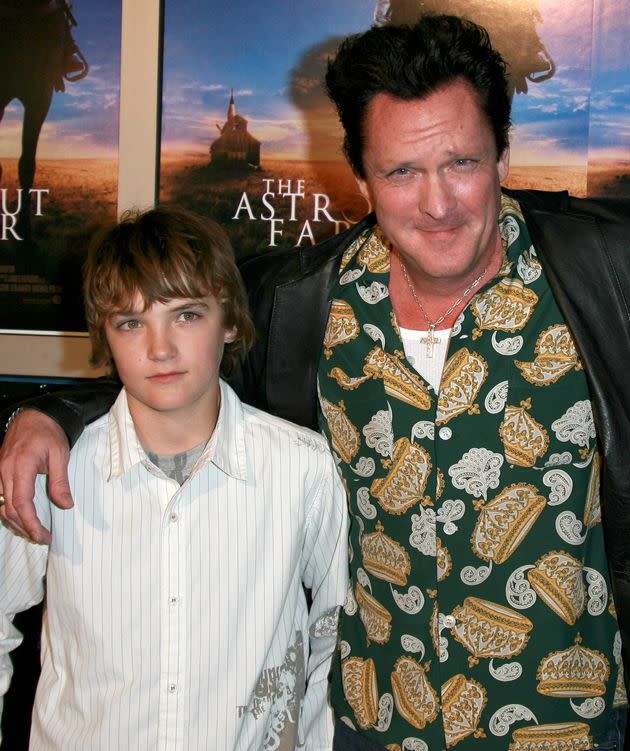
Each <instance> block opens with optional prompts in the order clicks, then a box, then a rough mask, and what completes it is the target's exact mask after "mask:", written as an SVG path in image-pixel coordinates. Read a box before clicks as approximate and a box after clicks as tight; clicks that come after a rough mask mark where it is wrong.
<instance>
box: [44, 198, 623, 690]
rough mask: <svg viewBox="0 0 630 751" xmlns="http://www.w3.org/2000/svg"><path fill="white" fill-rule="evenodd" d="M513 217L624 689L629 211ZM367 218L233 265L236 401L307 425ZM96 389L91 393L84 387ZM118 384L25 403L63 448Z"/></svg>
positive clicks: (536, 201)
mask: <svg viewBox="0 0 630 751" xmlns="http://www.w3.org/2000/svg"><path fill="white" fill-rule="evenodd" d="M506 192H508V193H510V194H511V195H513V196H514V198H516V199H517V200H518V201H519V203H520V205H521V208H522V210H523V213H524V215H525V220H526V222H527V226H528V228H529V231H530V233H531V236H532V240H533V242H534V245H535V247H536V252H537V254H538V258H539V260H540V262H541V264H542V266H543V268H544V271H545V273H546V274H547V277H548V279H549V283H550V285H551V288H552V290H553V293H554V295H555V297H556V300H557V302H558V304H559V306H560V308H561V310H562V312H563V313H564V316H565V318H566V321H567V323H568V325H569V327H570V329H571V332H572V333H573V336H574V339H575V342H576V345H577V347H578V350H579V352H580V356H581V358H582V361H583V362H584V365H585V371H586V375H587V378H588V383H589V387H590V391H591V398H592V401H593V412H594V417H595V423H596V427H597V435H598V440H599V444H600V451H601V454H602V460H603V461H602V477H601V501H602V523H603V526H604V534H605V540H606V549H607V555H608V561H609V566H610V571H611V578H612V584H613V595H614V600H615V605H616V609H617V615H618V618H619V625H620V629H621V635H622V643H623V659H624V666H625V674H626V676H628V680H627V684H628V683H630V373H629V371H630V204H628V203H627V202H623V201H615V200H589V199H575V198H571V197H570V196H569V195H568V194H567V193H545V192H539V191H506ZM374 222H375V218H374V216H373V215H370V216H367V217H366V218H365V219H363V220H362V221H361V222H359V223H358V224H356V225H355V226H354V227H352V228H350V229H349V230H347V231H346V232H344V233H342V234H340V235H337V236H336V237H333V238H331V239H330V240H328V241H326V242H324V243H322V244H320V245H318V246H316V247H314V248H312V247H311V248H298V249H293V250H284V249H283V250H278V251H273V252H270V253H265V254H264V255H262V256H260V257H257V258H255V259H252V260H251V261H249V262H248V263H246V264H245V265H244V266H243V268H242V272H243V277H244V279H245V282H246V286H247V288H248V291H249V296H250V304H251V308H252V314H253V317H254V322H255V324H256V328H257V331H258V341H257V344H256V345H255V347H254V349H253V351H252V352H251V353H250V355H249V356H248V357H247V359H246V361H245V363H244V365H243V369H242V372H241V373H240V374H239V376H238V377H237V378H236V379H235V380H234V386H235V387H236V389H237V391H238V392H239V393H240V394H241V396H242V397H243V399H244V400H245V401H247V402H249V403H251V404H254V405H255V406H257V407H260V408H262V409H265V410H267V411H269V412H273V413H275V414H277V415H280V416H281V417H285V418H287V419H290V420H293V421H294V422H298V423H301V424H302V425H308V426H310V427H313V428H316V427H317V394H316V376H317V368H318V364H319V359H320V352H321V348H322V342H323V337H324V331H325V327H326V321H327V317H328V308H329V292H330V290H331V288H332V285H333V284H334V282H335V279H336V278H337V274H338V268H339V263H340V259H341V255H342V253H343V251H344V250H345V249H346V248H347V247H348V245H349V244H350V243H351V242H352V240H353V239H354V238H355V237H356V236H357V235H358V234H359V233H360V232H361V231H362V230H363V229H364V228H365V227H367V226H370V225H371V224H373V223H374ZM95 385H96V384H95ZM118 389H119V385H117V384H116V383H114V382H109V383H102V382H99V386H98V389H96V388H95V387H94V386H90V387H87V388H86V387H77V388H76V389H75V390H72V391H67V392H64V393H61V394H53V395H45V396H43V397H40V399H39V400H38V401H37V402H36V403H35V404H34V406H37V408H38V409H40V410H42V411H44V412H46V413H47V414H49V415H51V416H53V417H55V418H56V419H57V420H58V421H59V422H60V424H61V425H62V426H63V427H64V429H65V430H66V432H67V433H68V435H69V437H70V439H71V441H73V440H76V437H77V436H78V435H79V433H80V432H81V430H82V428H83V425H84V424H86V423H87V422H90V421H91V420H93V419H94V418H95V417H97V416H98V415H100V414H102V413H103V412H104V411H106V410H107V409H108V408H109V406H110V404H111V402H112V401H113V398H114V396H115V394H116V393H117V391H118Z"/></svg>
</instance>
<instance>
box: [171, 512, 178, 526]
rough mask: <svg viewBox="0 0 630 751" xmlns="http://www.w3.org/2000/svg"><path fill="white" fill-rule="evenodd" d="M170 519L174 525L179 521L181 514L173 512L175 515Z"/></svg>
mask: <svg viewBox="0 0 630 751" xmlns="http://www.w3.org/2000/svg"><path fill="white" fill-rule="evenodd" d="M169 519H170V520H171V521H172V522H173V524H174V523H175V522H177V521H179V514H178V513H177V512H176V511H173V513H172V514H171V515H170V516H169Z"/></svg>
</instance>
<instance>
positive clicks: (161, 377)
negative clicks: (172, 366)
mask: <svg viewBox="0 0 630 751" xmlns="http://www.w3.org/2000/svg"><path fill="white" fill-rule="evenodd" d="M183 375H184V372H183V371H173V372H170V373H156V374H155V375H152V376H148V380H149V381H152V382H153V383H169V382H170V381H175V380H177V379H178V378H180V377H181V376H183Z"/></svg>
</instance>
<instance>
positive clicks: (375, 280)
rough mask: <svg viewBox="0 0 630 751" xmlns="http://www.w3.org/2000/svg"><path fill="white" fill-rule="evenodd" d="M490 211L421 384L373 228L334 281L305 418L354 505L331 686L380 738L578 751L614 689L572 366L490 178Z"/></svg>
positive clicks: (401, 743)
mask: <svg viewBox="0 0 630 751" xmlns="http://www.w3.org/2000/svg"><path fill="white" fill-rule="evenodd" d="M499 227H500V232H501V237H502V240H503V244H504V247H505V260H504V263H503V266H502V269H501V271H500V273H499V274H498V275H497V277H496V278H494V279H493V280H491V281H490V282H489V283H488V284H487V285H486V286H485V287H483V288H481V289H480V290H479V292H478V293H477V294H476V295H475V296H474V297H473V298H472V300H471V302H470V303H469V305H468V307H467V309H466V310H465V311H464V312H463V313H462V314H461V315H460V317H459V318H458V320H457V321H456V323H455V326H454V328H453V330H452V335H451V340H450V345H449V352H448V357H447V361H446V364H445V368H444V373H443V376H442V382H441V385H440V392H439V394H436V393H435V392H434V391H433V389H432V388H431V387H430V386H429V385H428V384H427V383H426V382H425V381H424V379H423V378H422V377H421V376H420V375H418V373H417V372H416V371H415V370H414V369H413V367H412V366H411V365H410V363H409V362H408V361H407V359H406V358H405V355H404V351H403V345H402V341H401V338H400V333H399V330H398V327H397V323H396V319H395V316H394V312H393V309H392V305H391V301H390V298H389V293H388V282H389V249H388V246H387V243H386V242H384V241H383V239H382V237H381V235H380V233H379V230H378V228H376V229H375V230H368V231H366V232H365V233H364V234H363V235H362V236H361V237H360V238H358V240H357V241H356V242H355V243H354V244H353V245H352V246H351V247H350V248H349V249H348V250H347V251H346V253H345V255H344V258H343V260H342V264H341V268H340V275H339V279H338V282H337V284H336V286H335V288H334V289H333V293H332V306H331V310H330V314H329V318H328V325H327V329H326V335H325V340H324V350H323V354H322V358H321V363H320V367H319V389H320V406H321V425H322V429H323V431H324V432H325V433H326V435H327V436H328V438H329V440H330V442H331V445H332V447H333V450H334V452H335V454H336V456H337V459H338V462H339V466H340V470H341V473H342V476H343V478H344V482H345V485H346V488H347V492H348V498H349V505H350V511H351V518H352V528H351V533H350V567H351V589H350V591H349V593H348V598H347V601H346V605H345V609H344V614H343V618H342V623H341V633H340V647H339V653H338V659H337V660H336V664H335V667H334V670H333V679H332V680H333V685H332V701H333V706H334V709H335V712H336V714H337V715H338V716H339V717H341V718H342V719H343V720H344V721H346V722H347V723H348V724H350V725H351V726H352V727H354V728H356V729H357V730H358V731H359V732H361V733H363V734H365V735H366V736H368V737H370V738H371V739H372V740H374V741H375V742H377V743H379V744H381V745H383V746H386V747H387V748H388V749H392V750H393V749H399V750H400V751H411V750H413V751H424V750H425V749H430V751H437V750H438V749H446V748H452V747H453V746H458V751H474V750H476V751H499V750H501V751H506V750H507V749H510V751H581V750H582V749H587V748H591V747H592V746H593V745H594V744H595V743H597V742H598V741H600V740H602V739H603V738H604V737H605V734H606V730H607V727H608V723H609V720H610V714H611V712H612V707H613V706H616V705H619V704H620V703H623V702H624V701H625V699H624V698H623V685H622V682H621V681H622V679H621V677H620V672H621V671H620V669H619V664H620V657H621V645H620V639H619V633H618V628H617V622H616V618H615V613H614V608H613V606H612V600H611V588H610V582H609V576H608V570H607V566H606V558H605V554H604V543H603V536H602V527H601V523H600V509H599V486H598V476H599V472H598V468H599V456H598V454H597V442H596V434H595V427H594V423H593V416H592V412H591V404H590V400H589V393H588V389H587V384H586V379H585V376H584V372H583V369H582V365H581V362H580V359H579V357H578V355H577V352H576V349H575V345H574V342H573V340H572V337H571V335H570V333H569V331H568V329H567V326H566V324H565V322H564V319H563V316H562V314H561V313H560V310H559V309H558V306H557V305H556V302H555V300H554V298H553V295H552V293H551V291H550V289H549V285H548V283H547V281H546V279H545V276H544V274H543V273H542V269H541V266H540V263H539V261H538V260H537V258H536V253H535V250H534V248H533V246H532V243H531V240H530V237H529V235H528V232H527V227H526V225H525V223H524V220H523V217H522V214H521V212H520V209H519V206H518V204H517V203H515V202H514V201H513V200H512V199H509V198H507V197H505V196H504V197H503V199H502V208H501V214H500V217H499ZM615 696H617V700H615Z"/></svg>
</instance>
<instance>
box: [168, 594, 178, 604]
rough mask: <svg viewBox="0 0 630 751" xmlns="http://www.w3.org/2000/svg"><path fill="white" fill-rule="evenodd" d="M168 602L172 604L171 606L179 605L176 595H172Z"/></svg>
mask: <svg viewBox="0 0 630 751" xmlns="http://www.w3.org/2000/svg"><path fill="white" fill-rule="evenodd" d="M168 601H169V602H170V604H171V605H177V603H178V602H179V597H177V596H176V595H172V596H171V597H169V598H168Z"/></svg>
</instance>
